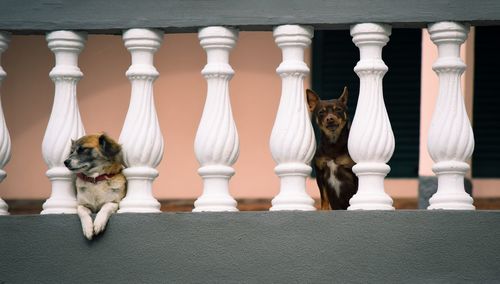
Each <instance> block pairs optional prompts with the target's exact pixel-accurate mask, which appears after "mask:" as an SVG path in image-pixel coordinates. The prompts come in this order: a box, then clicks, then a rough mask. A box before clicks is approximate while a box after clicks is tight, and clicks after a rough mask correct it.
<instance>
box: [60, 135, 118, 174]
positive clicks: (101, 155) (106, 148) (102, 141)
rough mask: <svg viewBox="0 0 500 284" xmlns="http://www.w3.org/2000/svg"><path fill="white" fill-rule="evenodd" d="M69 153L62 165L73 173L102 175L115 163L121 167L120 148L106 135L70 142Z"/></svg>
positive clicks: (85, 137)
mask: <svg viewBox="0 0 500 284" xmlns="http://www.w3.org/2000/svg"><path fill="white" fill-rule="evenodd" d="M71 142H72V143H71V153H70V155H69V157H68V159H66V160H65V161H64V165H65V166H66V167H67V168H68V169H69V170H70V171H72V172H74V173H84V174H85V175H89V176H90V175H92V174H96V173H102V172H104V171H105V169H106V168H109V167H111V166H113V165H116V164H117V163H118V164H120V165H121V160H122V158H121V146H120V145H119V144H118V143H116V142H115V141H114V140H113V139H111V138H110V137H108V136H107V135H106V134H92V135H87V136H83V137H81V138H80V139H78V140H76V141H71Z"/></svg>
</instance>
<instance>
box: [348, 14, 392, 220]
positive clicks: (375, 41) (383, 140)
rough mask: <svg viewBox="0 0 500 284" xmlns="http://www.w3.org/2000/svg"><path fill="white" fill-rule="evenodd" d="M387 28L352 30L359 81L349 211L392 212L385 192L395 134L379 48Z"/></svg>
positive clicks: (368, 26) (367, 26)
mask: <svg viewBox="0 0 500 284" xmlns="http://www.w3.org/2000/svg"><path fill="white" fill-rule="evenodd" d="M390 34H391V27H390V26H389V25H383V24H374V23H363V24H357V25H353V26H352V27H351V36H352V41H353V42H354V44H355V45H356V46H357V47H358V48H359V52H360V60H359V62H358V63H357V64H356V66H355V67H354V71H355V72H356V74H358V77H359V80H360V87H359V98H358V105H357V107H356V113H355V115H354V119H353V122H352V126H351V131H350V134H349V141H348V149H349V154H350V155H351V157H352V159H353V160H354V161H355V162H356V165H354V167H353V168H352V170H353V172H354V173H355V174H356V175H357V176H358V178H359V186H358V192H357V193H356V194H355V195H354V196H353V197H352V198H351V200H350V201H349V204H350V206H349V208H348V209H349V210H394V207H393V206H392V198H391V197H390V196H389V195H387V193H385V191H384V178H385V176H386V175H387V174H388V173H389V171H390V170H391V168H390V167H389V166H388V165H387V162H388V161H389V160H390V158H391V156H392V154H393V152H394V134H393V132H392V128H391V122H390V121H389V117H388V115H387V110H386V108H385V103H384V95H383V89H382V78H383V77H384V75H385V73H386V72H387V70H388V68H387V66H386V65H385V63H384V61H383V60H382V48H383V47H384V46H385V45H386V44H387V42H388V41H389V35H390Z"/></svg>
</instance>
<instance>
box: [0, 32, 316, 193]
mask: <svg viewBox="0 0 500 284" xmlns="http://www.w3.org/2000/svg"><path fill="white" fill-rule="evenodd" d="M308 52H309V51H308ZM306 58H310V56H306ZM205 60H206V59H205V52H204V51H203V49H202V48H201V47H200V46H199V43H198V39H197V37H196V34H171V35H167V36H165V41H164V44H163V46H162V47H161V49H160V50H159V51H158V53H157V55H156V58H155V65H156V67H157V69H158V71H159V72H160V77H159V79H158V80H157V81H156V83H155V101H156V106H157V110H158V115H159V120H160V125H161V128H162V132H163V135H164V138H165V153H164V157H163V161H162V163H161V164H160V166H159V171H160V176H159V177H158V179H157V180H156V182H155V184H154V195H155V196H156V197H157V198H195V197H197V196H198V195H200V194H201V180H200V177H199V176H198V175H197V173H196V170H197V168H198V163H197V161H196V159H195V156H194V153H193V141H194V137H195V134H196V129H197V126H198V122H199V120H200V117H201V113H202V109H203V104H204V100H205V93H206V83H205V79H204V78H203V77H202V76H201V75H200V71H201V69H202V67H203V65H204V64H205ZM280 61H281V51H280V50H279V49H278V48H277V47H276V45H275V44H274V40H273V38H272V34H271V33H269V32H242V33H241V34H240V40H239V41H238V44H237V46H236V48H235V49H234V51H233V52H232V54H231V65H232V66H233V68H234V69H235V70H236V74H235V76H234V77H233V80H232V81H231V84H230V93H231V100H232V105H233V113H234V118H235V121H236V124H237V127H238V132H239V135H240V141H241V142H240V157H239V159H238V161H237V163H236V164H235V169H236V175H235V176H234V177H233V179H232V180H231V183H230V186H231V193H232V194H233V195H234V196H235V197H251V198H258V197H272V196H274V195H276V194H277V192H278V186H279V183H278V181H279V180H278V178H277V177H276V176H275V175H274V172H273V169H274V166H275V164H274V161H273V160H272V158H271V155H270V151H269V147H268V142H269V135H270V133H271V129H272V126H273V122H274V118H275V114H276V110H277V107H278V103H279V97H280V92H281V80H280V78H279V76H277V75H276V73H275V69H276V67H277V66H278V65H279V63H280ZM79 64H80V68H81V70H82V71H83V73H84V78H83V79H82V80H81V81H80V83H79V85H78V101H79V105H80V112H81V115H82V120H83V123H84V125H85V130H86V131H87V133H92V132H98V131H103V130H104V131H106V132H108V133H109V134H110V135H112V136H113V137H115V138H118V136H119V134H120V131H121V127H122V125H123V121H124V118H125V115H126V111H127V108H128V102H129V97H130V84H129V81H128V79H127V78H126V77H125V75H124V73H125V71H126V69H127V68H128V65H129V64H130V58H129V54H128V52H127V51H126V49H125V48H124V47H123V43H122V40H121V38H120V37H119V36H104V35H92V36H89V39H88V42H87V46H86V47H85V49H84V51H83V52H82V54H81V56H80V63H79ZM3 66H4V68H5V70H6V71H7V73H8V77H7V79H6V80H5V81H4V85H3V88H2V96H3V98H2V99H3V104H4V109H5V115H6V120H7V124H8V127H9V130H10V133H11V138H12V159H11V161H10V163H9V164H8V165H7V167H6V168H5V170H6V171H7V173H8V177H7V179H5V181H4V182H3V183H2V184H1V185H0V196H2V197H3V198H6V199H9V198H47V197H48V196H49V195H50V183H49V181H48V180H47V178H46V177H45V171H46V169H47V168H46V166H45V164H44V162H43V159H42V156H41V143H42V139H43V135H44V132H45V127H46V125H47V122H48V117H49V113H50V110H51V105H52V101H53V92H54V87H53V83H52V82H51V81H50V79H49V77H48V73H49V71H50V69H51V68H52V66H53V56H52V53H51V52H50V51H49V49H48V48H47V45H46V42H45V39H44V37H43V36H15V37H13V38H12V42H11V45H10V47H9V49H8V51H6V52H5V54H4V60H3ZM307 81H308V80H307ZM308 184H309V191H310V193H311V194H312V195H313V196H315V197H317V196H318V194H317V190H316V189H315V184H314V181H310V182H309V183H308Z"/></svg>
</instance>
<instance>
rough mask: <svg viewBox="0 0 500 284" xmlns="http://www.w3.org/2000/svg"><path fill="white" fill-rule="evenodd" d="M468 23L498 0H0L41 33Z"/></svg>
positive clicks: (18, 26)
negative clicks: (66, 30) (56, 31)
mask: <svg viewBox="0 0 500 284" xmlns="http://www.w3.org/2000/svg"><path fill="white" fill-rule="evenodd" d="M450 20H452V21H465V22H470V23H472V24H473V25H485V24H488V25H492V24H499V23H500V1H498V0H481V1H480V2H479V3H474V2H472V1H469V0H419V1H414V0H400V1H393V0H350V1H345V0H332V1H324V0H308V1H289V0H255V1H246V0H214V1H199V0H168V1H164V0H142V1H136V0H106V1H101V0H86V1H81V0H50V1H47V0H45V1H40V0H23V1H18V0H2V1H0V29H1V30H10V31H12V32H14V33H19V34H43V33H45V32H46V31H51V30H60V29H69V30H86V31H89V32H90V33H114V34H119V33H121V31H122V30H123V29H128V28H160V29H164V30H166V31H168V32H196V31H197V29H198V28H199V27H204V26H212V25H226V26H236V27H239V28H240V29H242V30H271V29H272V27H273V26H276V25H280V24H308V25H313V26H314V27H315V28H320V29H337V28H342V29H345V28H348V27H349V25H350V24H353V23H361V22H383V23H391V24H393V25H394V26H395V27H425V26H426V24H427V23H432V22H437V21H450Z"/></svg>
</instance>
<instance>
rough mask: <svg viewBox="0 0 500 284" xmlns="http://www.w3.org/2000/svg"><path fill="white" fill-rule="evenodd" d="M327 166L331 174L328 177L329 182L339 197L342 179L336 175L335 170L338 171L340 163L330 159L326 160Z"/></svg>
mask: <svg viewBox="0 0 500 284" xmlns="http://www.w3.org/2000/svg"><path fill="white" fill-rule="evenodd" d="M326 167H327V168H328V169H329V171H330V176H329V177H328V180H327V182H328V184H329V185H330V186H331V187H332V188H333V190H334V191H335V194H336V195H337V197H339V196H340V185H341V182H340V180H339V179H338V178H337V177H336V175H335V172H336V171H337V168H338V165H337V164H335V161H334V160H329V161H328V162H326Z"/></svg>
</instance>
